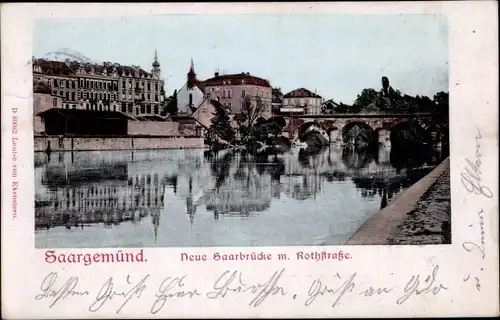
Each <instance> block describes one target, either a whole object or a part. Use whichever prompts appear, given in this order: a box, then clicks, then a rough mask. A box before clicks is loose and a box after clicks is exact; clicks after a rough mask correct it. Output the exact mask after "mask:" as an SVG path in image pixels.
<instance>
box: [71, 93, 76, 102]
mask: <svg viewBox="0 0 500 320" xmlns="http://www.w3.org/2000/svg"><path fill="white" fill-rule="evenodd" d="M71 100H72V101H75V100H76V92H71Z"/></svg>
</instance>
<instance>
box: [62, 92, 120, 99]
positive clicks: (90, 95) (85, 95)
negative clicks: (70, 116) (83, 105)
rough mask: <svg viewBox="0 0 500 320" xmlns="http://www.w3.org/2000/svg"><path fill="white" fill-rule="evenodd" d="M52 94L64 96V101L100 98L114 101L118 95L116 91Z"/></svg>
mask: <svg viewBox="0 0 500 320" xmlns="http://www.w3.org/2000/svg"><path fill="white" fill-rule="evenodd" d="M54 95H57V96H59V97H61V98H64V99H65V100H66V101H77V100H87V99H89V100H102V101H116V100H117V97H118V95H117V94H116V93H109V92H108V93H106V92H87V91H85V92H74V91H73V92H69V91H66V92H63V91H59V92H54Z"/></svg>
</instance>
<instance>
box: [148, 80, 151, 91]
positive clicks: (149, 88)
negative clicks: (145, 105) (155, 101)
mask: <svg viewBox="0 0 500 320" xmlns="http://www.w3.org/2000/svg"><path fill="white" fill-rule="evenodd" d="M148 90H151V82H149V81H148Z"/></svg>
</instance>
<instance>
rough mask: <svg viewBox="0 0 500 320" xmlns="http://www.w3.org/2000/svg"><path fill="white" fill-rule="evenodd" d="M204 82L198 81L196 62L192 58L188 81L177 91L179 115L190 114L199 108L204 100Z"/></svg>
mask: <svg viewBox="0 0 500 320" xmlns="http://www.w3.org/2000/svg"><path fill="white" fill-rule="evenodd" d="M203 90H204V84H203V81H198V79H197V77H196V72H195V71H194V63H193V60H191V66H190V68H189V72H188V73H187V81H186V83H185V84H184V86H183V87H182V88H181V89H180V90H179V91H178V92H177V113H178V114H179V115H189V114H191V113H193V112H194V110H196V109H198V107H199V106H200V104H201V103H202V102H203V100H204V92H203Z"/></svg>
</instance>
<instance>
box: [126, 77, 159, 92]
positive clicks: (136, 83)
mask: <svg viewBox="0 0 500 320" xmlns="http://www.w3.org/2000/svg"><path fill="white" fill-rule="evenodd" d="M134 87H135V89H146V88H147V90H151V81H147V82H145V81H144V80H142V81H133V80H132V79H129V80H128V86H127V80H122V88H127V89H132V88H134ZM154 88H155V91H160V90H158V89H159V88H160V89H161V90H162V91H163V85H160V84H159V82H158V81H156V82H155V83H154Z"/></svg>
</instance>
